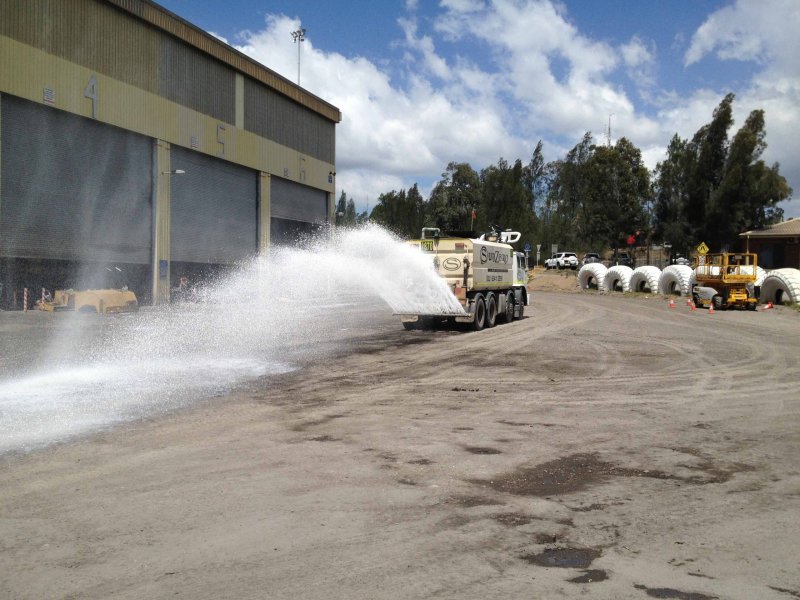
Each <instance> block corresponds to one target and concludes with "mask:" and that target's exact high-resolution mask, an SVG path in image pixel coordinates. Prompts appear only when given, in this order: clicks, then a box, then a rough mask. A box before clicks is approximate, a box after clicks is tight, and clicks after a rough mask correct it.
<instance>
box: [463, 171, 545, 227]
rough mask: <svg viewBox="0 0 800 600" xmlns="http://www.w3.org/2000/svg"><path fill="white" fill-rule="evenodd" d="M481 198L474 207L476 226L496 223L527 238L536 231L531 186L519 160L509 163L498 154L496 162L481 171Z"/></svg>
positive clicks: (489, 225) (488, 225)
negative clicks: (476, 206) (476, 209)
mask: <svg viewBox="0 0 800 600" xmlns="http://www.w3.org/2000/svg"><path fill="white" fill-rule="evenodd" d="M480 179H481V200H480V204H479V208H478V211H477V215H478V219H477V226H478V228H479V229H481V230H488V229H489V228H490V227H491V226H493V225H496V226H498V227H500V228H501V229H513V230H515V231H519V232H520V233H521V234H522V240H524V241H531V240H532V239H533V238H534V236H535V234H536V222H535V217H534V212H533V208H532V207H533V201H532V196H531V186H530V182H529V178H528V177H527V173H526V170H525V169H524V168H523V166H522V161H520V160H519V159H517V161H516V162H515V163H514V165H513V166H509V164H508V163H507V162H506V161H505V160H503V159H502V158H501V159H500V160H499V161H498V162H497V165H492V166H491V167H488V168H486V169H484V170H483V171H481V175H480Z"/></svg>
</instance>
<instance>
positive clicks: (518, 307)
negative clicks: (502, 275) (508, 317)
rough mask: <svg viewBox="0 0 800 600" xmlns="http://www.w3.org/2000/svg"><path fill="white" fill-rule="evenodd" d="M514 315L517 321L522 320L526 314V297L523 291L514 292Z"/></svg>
mask: <svg viewBox="0 0 800 600" xmlns="http://www.w3.org/2000/svg"><path fill="white" fill-rule="evenodd" d="M514 314H515V318H516V319H521V318H522V316H523V315H524V314H525V295H524V294H523V292H522V291H521V290H515V291H514Z"/></svg>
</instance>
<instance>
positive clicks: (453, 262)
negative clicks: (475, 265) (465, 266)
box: [442, 256, 461, 271]
mask: <svg viewBox="0 0 800 600" xmlns="http://www.w3.org/2000/svg"><path fill="white" fill-rule="evenodd" d="M442 266H443V267H444V268H445V269H447V270H448V271H458V270H459V269H460V268H461V261H460V260H459V259H457V258H455V257H453V256H451V257H450V258H446V259H445V260H444V262H443V263H442Z"/></svg>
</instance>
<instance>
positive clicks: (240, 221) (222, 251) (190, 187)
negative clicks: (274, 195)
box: [170, 146, 258, 264]
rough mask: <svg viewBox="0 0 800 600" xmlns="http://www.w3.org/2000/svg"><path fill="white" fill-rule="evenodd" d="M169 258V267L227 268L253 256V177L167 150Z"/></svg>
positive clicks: (255, 211)
mask: <svg viewBox="0 0 800 600" xmlns="http://www.w3.org/2000/svg"><path fill="white" fill-rule="evenodd" d="M170 162H171V165H172V168H173V169H180V170H183V171H186V173H185V174H183V175H172V176H171V178H170V183H171V188H170V198H171V200H170V201H171V205H172V211H171V213H172V214H171V218H170V222H171V226H170V246H171V249H170V256H171V259H172V260H173V261H178V262H193V263H210V264H231V263H235V262H237V261H240V260H243V259H246V258H248V257H250V256H252V255H253V254H255V252H256V250H257V242H258V239H257V238H258V172H257V171H253V170H251V169H246V168H244V167H240V166H238V165H234V164H233V163H230V162H227V161H224V160H220V159H217V158H212V157H210V156H206V155H205V154H200V153H199V152H193V151H191V150H187V149H185V148H180V147H177V146H173V147H172V150H171V160H170Z"/></svg>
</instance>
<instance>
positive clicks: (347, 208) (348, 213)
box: [334, 190, 356, 227]
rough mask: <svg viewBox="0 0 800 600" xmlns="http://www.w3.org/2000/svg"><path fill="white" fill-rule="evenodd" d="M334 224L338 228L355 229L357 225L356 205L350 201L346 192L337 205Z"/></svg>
mask: <svg viewBox="0 0 800 600" xmlns="http://www.w3.org/2000/svg"><path fill="white" fill-rule="evenodd" d="M334 223H335V224H336V226H337V227H353V226H354V225H355V224H356V204H355V202H354V201H353V199H352V198H349V199H348V197H347V194H345V192H344V190H342V194H341V195H340V196H339V201H338V202H337V203H336V215H335V218H334Z"/></svg>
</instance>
